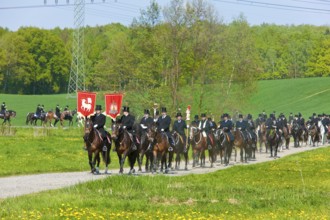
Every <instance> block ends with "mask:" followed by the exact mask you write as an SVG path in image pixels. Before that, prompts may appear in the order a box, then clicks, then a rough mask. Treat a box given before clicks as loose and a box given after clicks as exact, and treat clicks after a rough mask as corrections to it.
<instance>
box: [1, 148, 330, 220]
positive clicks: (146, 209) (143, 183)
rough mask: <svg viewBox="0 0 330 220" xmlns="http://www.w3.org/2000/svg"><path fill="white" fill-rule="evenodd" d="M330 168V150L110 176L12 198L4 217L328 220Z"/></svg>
mask: <svg viewBox="0 0 330 220" xmlns="http://www.w3.org/2000/svg"><path fill="white" fill-rule="evenodd" d="M297 161H299V163H297ZM329 167H330V148H329V147H327V148H321V149H317V150H314V151H309V152H304V153H301V154H296V155H292V156H288V157H285V158H282V159H278V160H274V161H272V162H269V163H263V164H255V165H251V166H235V167H232V168H229V169H226V170H221V171H216V172H214V173H209V174H205V175H188V176H181V177H171V176H165V175H156V176H127V175H122V176H110V177H108V178H106V179H103V180H98V181H93V182H88V183H84V184H80V185H76V186H72V187H69V188H65V189H60V190H53V191H49V192H42V193H37V194H33V195H27V196H22V197H18V198H11V199H5V200H3V201H2V202H1V210H2V212H1V214H0V217H1V218H4V219H7V218H8V219H15V218H18V217H19V218H26V219H37V218H42V219H62V218H69V219H89V218H92V219H95V218H99V219H125V218H129V219H132V218H134V219H328V218H329V216H330V212H329V205H330V199H329V192H330V178H329V177H330V169H329ZM301 173H302V174H303V178H304V184H302V181H301V178H302V177H301Z"/></svg>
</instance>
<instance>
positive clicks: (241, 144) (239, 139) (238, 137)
mask: <svg viewBox="0 0 330 220" xmlns="http://www.w3.org/2000/svg"><path fill="white" fill-rule="evenodd" d="M234 146H235V148H234V150H235V162H236V157H237V151H236V148H239V149H240V155H241V162H245V163H247V158H248V152H247V150H248V149H247V142H246V140H244V136H243V133H242V131H241V130H239V129H235V130H234ZM243 155H244V159H243Z"/></svg>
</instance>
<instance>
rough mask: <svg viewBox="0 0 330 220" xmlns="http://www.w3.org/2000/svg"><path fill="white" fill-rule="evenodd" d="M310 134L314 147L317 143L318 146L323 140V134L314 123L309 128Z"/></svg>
mask: <svg viewBox="0 0 330 220" xmlns="http://www.w3.org/2000/svg"><path fill="white" fill-rule="evenodd" d="M308 134H309V136H310V141H311V143H313V147H315V143H316V146H318V143H319V142H320V141H321V134H320V132H319V130H318V128H317V126H316V125H312V126H311V127H310V128H309V129H308Z"/></svg>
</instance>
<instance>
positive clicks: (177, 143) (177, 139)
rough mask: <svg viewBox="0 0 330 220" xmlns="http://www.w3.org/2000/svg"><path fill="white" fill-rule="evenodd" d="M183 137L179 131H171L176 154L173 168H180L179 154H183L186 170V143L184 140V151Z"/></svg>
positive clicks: (186, 168)
mask: <svg viewBox="0 0 330 220" xmlns="http://www.w3.org/2000/svg"><path fill="white" fill-rule="evenodd" d="M183 138H184V137H182V136H181V135H180V134H179V133H177V132H173V139H174V153H175V154H176V158H175V169H176V170H178V169H180V162H181V155H182V154H183V156H184V160H185V167H184V169H185V170H188V147H189V146H188V144H187V141H186V151H184V149H185V146H184V145H185V141H184V140H183Z"/></svg>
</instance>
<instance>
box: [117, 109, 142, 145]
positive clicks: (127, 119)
mask: <svg viewBox="0 0 330 220" xmlns="http://www.w3.org/2000/svg"><path fill="white" fill-rule="evenodd" d="M120 120H121V123H122V128H123V129H124V130H127V132H128V133H129V134H130V136H131V140H132V146H131V149H132V150H133V151H135V150H136V149H137V147H136V146H137V145H138V143H137V140H136V135H135V131H134V130H133V125H134V122H135V117H134V116H133V115H131V114H130V113H129V107H127V106H124V107H123V116H121V119H120Z"/></svg>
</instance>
